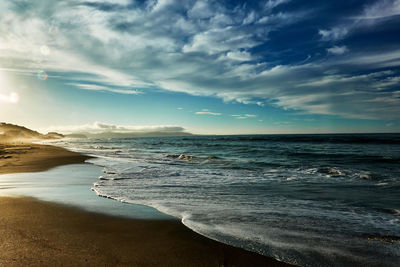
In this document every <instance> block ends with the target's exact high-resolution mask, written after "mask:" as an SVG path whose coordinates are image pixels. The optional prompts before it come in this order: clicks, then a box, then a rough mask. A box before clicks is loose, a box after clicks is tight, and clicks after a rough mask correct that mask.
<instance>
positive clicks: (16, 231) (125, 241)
mask: <svg viewBox="0 0 400 267" xmlns="http://www.w3.org/2000/svg"><path fill="white" fill-rule="evenodd" d="M0 151H1V153H0V173H3V174H4V173H16V172H37V171H43V170H47V169H49V168H52V167H55V166H59V165H63V164H71V163H79V162H83V161H84V160H85V159H87V158H88V157H86V156H83V155H80V154H77V153H74V152H70V151H67V150H65V149H62V148H58V147H53V146H44V145H33V144H21V145H0ZM9 156H10V157H9ZM88 186H89V185H88ZM110 201H111V200H110ZM60 265H64V266H88V265H89V266H288V265H287V264H285V263H282V262H279V261H276V260H274V259H272V258H268V257H265V256H262V255H259V254H256V253H252V252H248V251H246V250H243V249H240V248H235V247H232V246H229V245H225V244H223V243H220V242H217V241H213V240H211V239H208V238H206V237H203V236H201V235H199V234H197V233H195V232H193V231H192V230H190V229H188V228H187V227H185V226H184V225H183V224H182V223H180V222H179V221H178V220H139V219H126V218H121V217H112V216H107V215H102V214H97V213H91V212H86V211H82V210H79V209H77V208H74V207H70V206H65V205H60V204H55V203H51V202H44V201H39V200H36V199H33V198H28V197H18V198H17V197H0V266H60Z"/></svg>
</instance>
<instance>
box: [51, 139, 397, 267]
mask: <svg viewBox="0 0 400 267" xmlns="http://www.w3.org/2000/svg"><path fill="white" fill-rule="evenodd" d="M53 144H55V145H59V146H62V147H65V148H67V149H70V150H72V151H77V152H81V153H84V154H88V155H93V156H95V157H96V159H92V160H90V162H91V163H93V164H95V165H98V166H101V167H102V168H103V173H102V174H101V175H100V176H99V177H98V179H96V182H95V183H94V184H93V185H92V190H93V191H94V192H93V194H97V195H98V196H101V197H105V198H109V199H111V200H109V201H112V200H116V201H120V202H123V203H131V204H141V205H146V206H150V207H153V208H155V209H157V210H159V211H161V212H162V213H165V214H168V215H171V216H174V217H176V218H179V219H180V220H181V221H182V223H183V224H185V225H186V226H187V227H189V228H191V229H192V230H194V231H195V232H198V233H200V234H202V235H204V236H207V237H209V238H212V239H215V240H218V241H221V242H224V243H227V244H231V245H233V246H237V247H241V248H244V249H247V250H250V251H254V252H257V253H260V254H263V255H266V256H271V257H274V258H276V259H278V260H281V261H284V262H288V263H293V264H296V265H299V266H400V134H335V135H331V134H329V135H328V134H321V135H242V136H184V137H146V138H125V139H112V138H111V139H63V140H59V141H55V142H53Z"/></svg>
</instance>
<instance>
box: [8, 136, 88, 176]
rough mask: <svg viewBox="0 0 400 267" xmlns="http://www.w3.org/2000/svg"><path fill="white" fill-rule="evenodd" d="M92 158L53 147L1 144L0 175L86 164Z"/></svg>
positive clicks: (28, 144)
mask: <svg viewBox="0 0 400 267" xmlns="http://www.w3.org/2000/svg"><path fill="white" fill-rule="evenodd" d="M90 158H92V157H90V156H86V155H83V154H79V153H76V152H72V151H69V150H67V149H65V148H61V147H56V146H51V145H39V144H32V143H21V144H5V143H3V144H2V143H0V174H9V173H23V172H41V171H46V170H49V169H51V168H54V167H57V166H61V165H67V164H75V163H84V162H85V160H87V159H90Z"/></svg>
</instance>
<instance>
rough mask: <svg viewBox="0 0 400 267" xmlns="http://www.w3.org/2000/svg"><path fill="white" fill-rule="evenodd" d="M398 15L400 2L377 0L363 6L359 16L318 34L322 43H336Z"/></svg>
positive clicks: (322, 30)
mask: <svg viewBox="0 0 400 267" xmlns="http://www.w3.org/2000/svg"><path fill="white" fill-rule="evenodd" d="M398 15H400V0H378V1H375V2H374V3H372V4H369V5H365V6H364V8H363V10H362V12H361V13H360V14H358V15H356V16H352V17H347V18H346V20H345V22H342V23H340V24H339V25H337V26H334V27H332V28H331V29H321V30H319V32H318V33H319V34H320V35H321V39H322V40H323V41H337V40H341V39H343V38H345V37H347V36H348V35H350V34H351V33H352V32H356V31H357V30H358V29H363V28H371V27H373V26H375V25H376V24H379V23H383V22H384V21H385V20H387V19H391V18H392V17H394V16H398Z"/></svg>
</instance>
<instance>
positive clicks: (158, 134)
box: [65, 131, 192, 138]
mask: <svg viewBox="0 0 400 267" xmlns="http://www.w3.org/2000/svg"><path fill="white" fill-rule="evenodd" d="M189 135H192V134H191V133H185V132H162V131H159V132H128V133H118V132H102V133H87V132H83V133H73V134H67V135H65V137H70V138H135V137H161V136H189Z"/></svg>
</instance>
